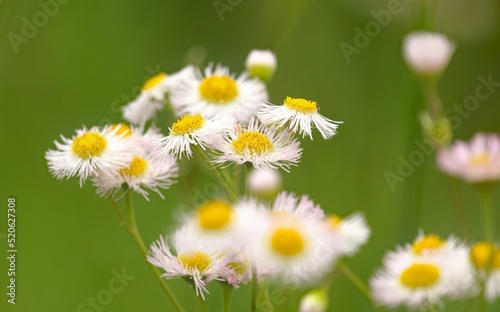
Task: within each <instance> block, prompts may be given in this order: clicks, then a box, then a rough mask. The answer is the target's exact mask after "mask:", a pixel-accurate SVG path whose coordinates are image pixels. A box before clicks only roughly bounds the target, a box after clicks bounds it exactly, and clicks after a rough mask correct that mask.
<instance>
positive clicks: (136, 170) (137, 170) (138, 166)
mask: <svg viewBox="0 0 500 312" xmlns="http://www.w3.org/2000/svg"><path fill="white" fill-rule="evenodd" d="M147 168H148V162H147V161H146V160H145V159H144V158H141V157H139V156H134V159H133V160H132V162H131V163H130V165H129V167H128V168H123V169H120V173H121V174H124V175H128V176H133V177H138V176H140V175H142V174H143V173H144V172H145V171H146V169H147Z"/></svg>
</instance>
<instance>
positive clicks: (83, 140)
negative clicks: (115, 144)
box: [71, 131, 108, 159]
mask: <svg viewBox="0 0 500 312" xmlns="http://www.w3.org/2000/svg"><path fill="white" fill-rule="evenodd" d="M107 144H108V141H107V140H106V138H105V137H104V136H103V135H102V134H101V133H99V132H97V131H87V132H85V133H82V134H80V135H79V136H77V137H76V138H75V139H74V140H73V143H72V144H71V149H72V150H73V153H75V154H76V155H78V156H79V157H81V158H84V159H88V158H91V157H95V156H99V155H101V154H102V152H104V150H105V149H106V146H107Z"/></svg>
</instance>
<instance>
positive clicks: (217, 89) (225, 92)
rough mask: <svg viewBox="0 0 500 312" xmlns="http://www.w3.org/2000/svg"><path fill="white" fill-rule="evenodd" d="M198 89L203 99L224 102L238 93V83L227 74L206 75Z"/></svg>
mask: <svg viewBox="0 0 500 312" xmlns="http://www.w3.org/2000/svg"><path fill="white" fill-rule="evenodd" d="M198 89H199V90H200V94H201V96H202V97H203V98H204V99H206V100H208V101H210V102H213V103H217V104H225V103H227V102H229V101H231V100H233V99H234V98H235V97H236V96H237V95H238V85H237V84H236V81H234V79H233V78H231V77H229V76H218V75H214V76H210V77H206V78H205V79H203V81H202V82H201V83H200V86H199V87H198Z"/></svg>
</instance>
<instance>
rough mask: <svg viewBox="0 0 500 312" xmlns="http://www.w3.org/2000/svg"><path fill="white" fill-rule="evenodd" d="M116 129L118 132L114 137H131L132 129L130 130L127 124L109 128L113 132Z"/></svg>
mask: <svg viewBox="0 0 500 312" xmlns="http://www.w3.org/2000/svg"><path fill="white" fill-rule="evenodd" d="M117 128H118V130H117V131H116V133H115V135H116V136H122V137H124V138H126V137H129V136H131V135H132V129H130V127H129V126H128V125H127V124H124V123H119V124H114V125H112V126H111V127H110V130H111V131H114V130H116V129H117Z"/></svg>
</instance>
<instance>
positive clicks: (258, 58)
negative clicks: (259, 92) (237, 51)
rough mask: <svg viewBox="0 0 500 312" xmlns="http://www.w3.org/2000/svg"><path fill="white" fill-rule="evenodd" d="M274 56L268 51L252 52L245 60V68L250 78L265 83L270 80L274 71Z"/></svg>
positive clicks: (275, 62) (275, 63) (275, 64)
mask: <svg viewBox="0 0 500 312" xmlns="http://www.w3.org/2000/svg"><path fill="white" fill-rule="evenodd" d="M277 65H278V61H277V60H276V55H274V53H273V52H271V51H269V50H252V51H250V53H249V54H248V56H247V59H246V60H245V67H246V69H247V71H248V73H249V75H250V77H256V78H259V79H260V80H262V81H264V82H266V81H269V80H271V78H272V77H273V75H274V72H275V71H276V67H277Z"/></svg>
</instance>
